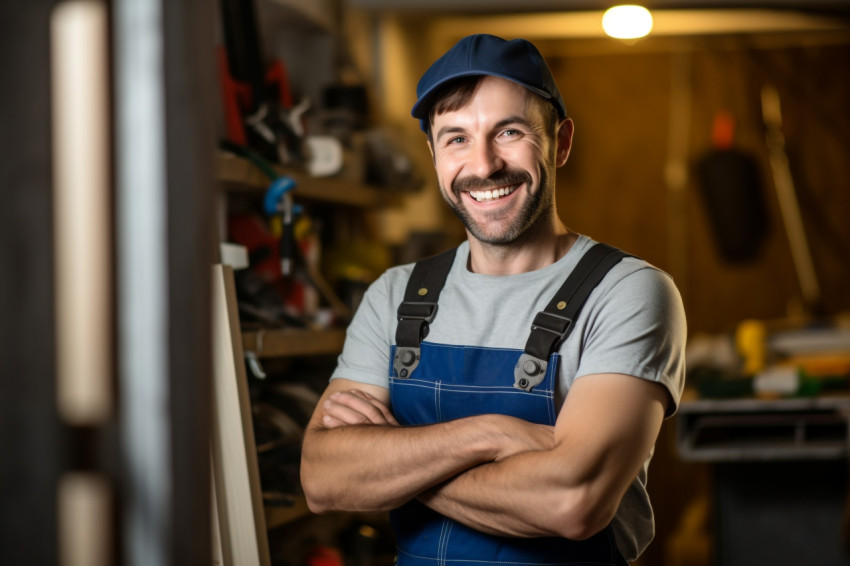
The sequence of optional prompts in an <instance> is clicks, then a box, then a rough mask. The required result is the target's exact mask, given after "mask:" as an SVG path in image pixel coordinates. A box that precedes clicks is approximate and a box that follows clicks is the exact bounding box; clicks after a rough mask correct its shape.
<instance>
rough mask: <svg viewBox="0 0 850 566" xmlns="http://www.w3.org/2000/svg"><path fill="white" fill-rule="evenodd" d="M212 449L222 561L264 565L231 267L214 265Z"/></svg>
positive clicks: (266, 561)
mask: <svg viewBox="0 0 850 566" xmlns="http://www.w3.org/2000/svg"><path fill="white" fill-rule="evenodd" d="M212 303H213V411H212V427H211V428H212V435H211V437H212V443H213V446H212V454H213V477H214V482H215V493H216V498H215V502H216V511H217V513H218V517H219V532H220V535H221V539H222V540H221V544H220V548H221V549H222V550H223V551H224V553H225V554H227V555H225V556H222V564H223V565H224V566H243V565H244V566H269V565H270V563H271V559H270V554H269V545H268V535H267V533H266V520H265V514H264V512H263V500H262V491H261V487H260V474H259V468H258V463H257V450H256V445H255V441H254V425H253V422H252V420H251V401H250V397H249V392H248V381H247V375H246V373H245V365H244V363H243V350H242V340H241V338H240V336H241V332H240V328H239V311H238V309H237V305H236V286H235V283H234V279H233V269H232V268H231V267H229V266H224V265H220V264H219V265H215V266H214V267H213V273H212Z"/></svg>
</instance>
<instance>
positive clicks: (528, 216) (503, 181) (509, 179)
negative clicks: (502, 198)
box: [443, 167, 554, 246]
mask: <svg viewBox="0 0 850 566" xmlns="http://www.w3.org/2000/svg"><path fill="white" fill-rule="evenodd" d="M523 183H524V184H525V186H526V187H529V193H530V196H529V198H528V200H526V201H525V203H524V204H523V206H522V209H521V210H520V211H519V213H518V214H517V215H516V217H515V218H514V220H513V221H512V222H511V224H510V225H509V226H508V227H507V228H506V229H505V230H503V231H502V232H501V233H499V234H492V235H488V234H487V233H485V230H484V229H482V227H481V226H480V225H479V224H478V223H477V222H475V220H473V218H472V215H471V214H469V212H468V211H467V210H466V207H464V205H463V200H462V198H461V195H462V193H464V192H468V191H471V190H473V191H474V190H488V189H492V188H494V187H503V186H507V185H519V184H523ZM536 188H537V190H536V191H534V190H532V189H533V188H532V187H531V175H529V174H528V173H527V172H525V171H516V170H504V171H498V172H497V173H495V174H493V175H492V176H490V177H488V178H486V179H482V178H480V177H466V178H463V179H458V180H456V181H455V182H454V183H452V187H451V189H452V193H453V194H454V195H455V198H456V199H457V200H456V201H451V200H449V199H448V198H447V196H446V195H445V194H444V196H443V198H444V199H445V201H446V202H447V203H448V205H449V207H450V208H451V209H452V212H454V213H455V215H456V216H457V217H458V218H459V219H460V221H461V222H463V225H464V226H465V227H466V229H467V231H468V232H469V233H470V234H471V235H472V236H474V237H475V239H477V240H479V241H480V242H482V243H485V244H490V245H494V246H507V245H510V244H514V243H516V242H517V241H519V240H520V239H521V238H522V237H523V236H526V235H528V234H530V233H531V232H533V231H532V230H531V228H532V227H533V226H534V225H535V223H536V222H537V220H538V219H539V218H540V217H541V215H542V214H543V211H545V210H547V209H548V208H549V207H551V206H552V192H553V190H554V189H553V188H552V187H549V176H548V174H547V171H546V167H540V184H539V185H538V186H537V187H536ZM497 220H498V219H497Z"/></svg>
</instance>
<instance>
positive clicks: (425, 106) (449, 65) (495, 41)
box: [411, 34, 567, 131]
mask: <svg viewBox="0 0 850 566" xmlns="http://www.w3.org/2000/svg"><path fill="white" fill-rule="evenodd" d="M476 75H491V76H494V77H501V78H503V79H508V80H509V81H513V82H515V83H518V84H521V85H522V86H524V87H525V88H527V89H528V90H530V91H532V92H535V93H537V94H539V95H540V96H542V97H543V98H545V99H547V100H549V101H550V102H551V103H552V104H554V105H555V108H556V109H557V111H558V116H559V117H560V118H561V119H563V118H566V116H567V109H566V107H565V106H564V99H563V98H562V97H561V93H560V91H559V90H558V86H557V85H556V84H555V79H554V78H553V77H552V72H551V71H550V70H549V66H548V65H546V61H544V60H543V56H542V55H541V54H540V51H538V50H537V47H535V46H534V45H533V44H532V43H531V42H529V41H527V40H525V39H513V40H511V41H507V40H505V39H502V38H501V37H496V36H495V35H487V34H478V35H470V36H467V37H465V38H463V39H461V40H460V41H459V42H457V44H455V46H454V47H452V48H451V49H449V50H448V51H447V52H446V53H445V54H443V56H442V57H440V58H439V59H437V60H436V61H434V63H433V64H432V65H431V67H430V68H429V69H428V70H427V71H425V74H424V75H422V78H421V79H419V84H418V85H416V96H417V98H418V100H417V101H416V104H414V105H413V110H412V111H411V114H412V115H413V117H414V118H418V119H419V120H420V124H421V127H422V130H423V131H428V114H429V113H430V111H431V107H432V106H433V105H434V103H435V102H436V100H435V96H436V94H437V92H438V90H439V87H440V86H441V85H443V84H445V83H446V82H448V81H451V80H453V79H458V78H461V77H470V76H476Z"/></svg>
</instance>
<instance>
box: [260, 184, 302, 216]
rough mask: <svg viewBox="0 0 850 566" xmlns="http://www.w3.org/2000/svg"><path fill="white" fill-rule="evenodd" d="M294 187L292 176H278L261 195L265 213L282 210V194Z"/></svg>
mask: <svg viewBox="0 0 850 566" xmlns="http://www.w3.org/2000/svg"><path fill="white" fill-rule="evenodd" d="M294 188H295V180H294V179H293V178H292V177H286V176H282V177H278V178H277V179H275V180H274V181H272V184H271V185H269V188H268V189H266V194H265V195H264V196H263V211H264V212H265V213H266V214H269V215H271V214H277V213H279V212H282V202H283V195H285V194H286V193H287V192H289V191H291V190H292V189H294Z"/></svg>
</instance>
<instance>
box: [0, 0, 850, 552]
mask: <svg viewBox="0 0 850 566" xmlns="http://www.w3.org/2000/svg"><path fill="white" fill-rule="evenodd" d="M609 6H611V3H608V2H603V1H601V0H527V1H524V2H518V1H515V0H514V1H511V0H488V1H487V2H483V1H477V0H452V1H448V0H428V1H424V0H310V1H299V0H252V1H248V0H221V1H217V2H212V1H204V0H186V1H183V2H166V1H165V0H146V1H140V0H111V1H105V0H67V1H62V2H59V1H47V0H31V1H28V2H26V3H13V2H4V3H2V5H0V63H2V68H3V69H5V71H6V72H5V73H4V75H5V76H4V79H3V80H2V85H3V88H2V89H0V100H2V102H3V104H2V105H0V124H2V125H3V126H2V127H3V133H4V134H5V135H4V136H3V137H2V139H0V155H2V158H0V182H2V184H3V190H4V195H5V196H6V201H5V203H4V205H3V206H2V207H0V234H2V241H3V246H2V247H0V249H2V256H0V264H2V265H3V276H2V278H0V312H2V313H3V316H2V317H0V318H1V319H2V323H0V368H2V370H0V375H2V379H0V387H2V389H0V414H2V415H3V416H2V423H3V424H2V428H0V442H2V444H0V448H2V454H3V464H2V466H0V494H2V501H3V505H2V507H0V508H2V512H0V555H2V557H3V558H0V562H3V563H4V564H5V563H9V564H67V565H86V566H97V565H101V564H103V565H106V564H139V565H145V566H147V565H159V564H162V565H171V564H174V565H177V564H180V565H184V564H210V563H212V564H228V565H229V564H237V565H240V566H241V565H253V564H261V565H270V564H280V565H287V566H289V565H292V566H301V565H304V564H310V565H316V564H329V565H335V564H346V565H349V566H350V565H354V566H361V565H362V566H366V565H375V566H380V565H383V564H392V538H391V535H390V533H389V532H388V530H387V524H386V517H385V516H384V515H382V514H375V515H354V514H332V515H328V516H322V517H315V516H313V515H311V514H310V513H309V512H308V511H307V510H306V507H305V504H304V501H303V497H302V496H301V494H300V488H299V486H298V457H299V441H300V435H301V432H302V431H303V427H304V424H305V422H306V419H307V416H308V415H309V413H310V411H311V410H312V406H313V404H314V403H315V400H316V399H317V396H318V394H319V393H320V392H321V390H322V388H323V386H324V384H325V382H326V379H327V376H328V375H329V373H330V371H331V369H332V367H333V364H334V361H335V357H336V355H337V353H338V352H339V349H340V347H341V344H342V340H343V339H344V327H345V324H346V322H347V321H348V320H350V316H351V314H352V313H353V312H354V311H355V310H356V308H357V305H358V301H359V298H360V297H361V296H362V293H363V291H364V290H365V288H366V286H368V284H369V283H370V282H371V281H372V280H374V278H375V277H377V275H378V274H380V272H381V271H382V270H383V269H385V268H386V267H388V266H390V265H393V264H396V263H399V262H407V261H413V260H415V259H418V258H420V257H423V256H425V255H429V254H431V253H434V252H437V251H440V250H442V249H445V248H447V247H449V246H451V245H455V244H456V243H458V242H459V241H461V240H462V238H463V237H464V235H463V232H462V228H461V226H460V225H459V223H458V222H457V220H456V219H455V217H454V216H453V215H452V214H451V213H450V211H449V210H448V209H447V208H446V207H445V205H444V204H443V203H442V201H441V199H440V197H439V193H438V189H437V187H436V184H435V181H434V178H433V173H432V163H431V159H430V156H429V154H428V152H427V149H426V147H425V143H424V142H425V140H424V136H423V134H422V132H421V131H420V130H419V125H418V123H417V122H416V121H415V120H413V119H412V118H410V116H409V111H410V107H411V105H412V104H413V102H414V100H415V86H416V82H417V80H418V78H419V76H420V75H421V73H422V72H423V71H424V70H425V69H426V68H427V66H428V64H429V63H430V62H431V61H433V60H434V59H435V58H436V57H437V56H439V55H440V54H441V53H442V52H444V51H445V50H446V49H447V48H448V47H450V46H451V45H452V44H453V43H454V42H455V41H457V40H458V39H460V38H461V37H463V36H465V35H467V34H469V33H494V34H496V35H500V36H502V37H506V38H512V37H526V38H528V39H531V40H532V41H534V42H535V43H536V44H537V45H538V46H539V47H540V49H541V51H542V52H543V54H544V56H545V57H546V59H547V60H548V62H549V64H550V66H551V68H552V70H553V72H554V74H555V78H556V80H557V82H558V84H559V86H560V88H561V91H562V94H563V97H564V99H565V102H566V105H567V110H568V113H569V114H570V116H571V117H572V118H573V120H574V121H575V124H576V134H575V139H574V145H573V150H572V154H571V157H570V159H569V161H568V163H567V165H566V166H565V167H563V168H562V169H560V170H559V173H558V179H557V183H558V185H557V202H558V206H559V210H560V213H561V216H562V218H563V219H564V220H565V222H566V223H567V225H568V226H569V227H570V228H572V229H573V230H576V231H578V232H581V233H585V234H588V235H590V236H592V237H593V238H595V239H597V240H601V241H604V242H607V243H609V244H612V245H615V246H618V247H620V248H623V249H625V250H628V251H629V252H631V253H634V254H635V255H638V256H640V257H642V258H644V259H646V260H648V261H650V262H651V263H653V264H655V265H657V266H658V267H660V268H661V269H664V270H665V271H667V272H668V273H670V274H671V275H672V276H673V277H674V279H675V281H676V284H677V285H678V287H679V289H680V291H681V293H682V296H683V299H684V303H685V308H686V312H687V316H688V324H689V333H688V335H689V344H688V383H687V391H686V395H685V399H684V401H683V404H682V407H681V410H680V411H679V413H678V414H677V415H676V416H675V417H674V418H672V419H669V420H667V421H666V422H665V424H664V426H663V429H662V433H661V436H660V437H659V440H658V443H657V446H656V452H655V457H654V459H653V462H652V465H651V467H650V471H649V486H648V489H649V492H650V496H651V497H652V500H653V506H654V509H655V512H656V522H657V528H656V538H655V541H654V542H653V543H652V544H651V545H650V547H649V549H648V550H647V551H646V553H645V554H644V556H642V557H641V559H640V560H639V564H641V565H644V566H651V565H662V566H665V565H669V566H679V565H681V566H709V565H711V566H735V565H739V564H747V565H752V564H773V565H783V564H795V565H796V564H806V565H811V566H833V565H839V564H848V563H850V504H848V501H850V493H848V470H847V458H848V454H850V424H848V423H850V293H848V291H847V290H848V283H847V282H848V276H850V269H848V258H850V223H848V222H847V219H848V217H850V160H848V158H847V156H848V149H850V112H848V110H847V104H848V101H850V3H848V2H846V1H844V0H814V1H804V0H753V1H750V2H737V1H733V0H716V1H711V0H705V1H700V0H678V1H677V0H654V1H653V2H648V3H647V4H646V6H647V7H648V8H649V9H650V10H651V11H652V13H653V17H654V27H653V30H652V32H651V33H650V35H649V36H648V37H645V38H643V39H639V40H628V41H623V40H616V39H613V38H610V37H607V36H606V35H605V34H604V32H603V31H602V29H601V24H600V22H601V18H602V13H603V10H605V9H606V8H608V7H609ZM211 269H212V276H211ZM211 495H212V497H211Z"/></svg>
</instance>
